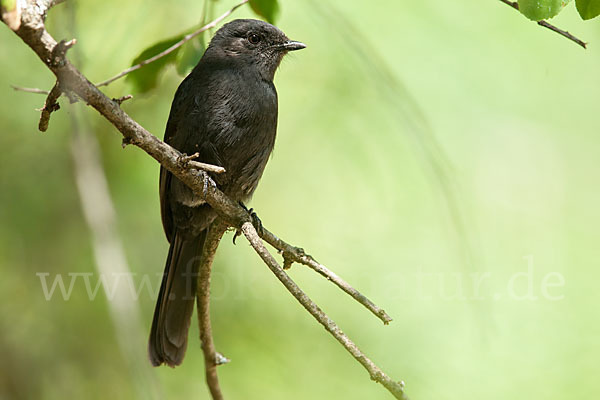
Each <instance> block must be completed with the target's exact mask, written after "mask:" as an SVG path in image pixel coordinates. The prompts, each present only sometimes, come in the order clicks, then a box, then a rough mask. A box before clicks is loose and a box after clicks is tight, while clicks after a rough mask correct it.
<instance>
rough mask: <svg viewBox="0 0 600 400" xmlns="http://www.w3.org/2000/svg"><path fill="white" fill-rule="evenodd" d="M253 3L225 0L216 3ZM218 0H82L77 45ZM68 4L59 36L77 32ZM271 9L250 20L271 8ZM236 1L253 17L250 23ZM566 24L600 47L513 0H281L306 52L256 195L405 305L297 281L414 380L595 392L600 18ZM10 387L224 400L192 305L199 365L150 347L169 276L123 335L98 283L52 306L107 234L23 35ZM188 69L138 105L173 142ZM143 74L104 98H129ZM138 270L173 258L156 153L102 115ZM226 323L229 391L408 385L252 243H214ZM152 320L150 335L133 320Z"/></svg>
mask: <svg viewBox="0 0 600 400" xmlns="http://www.w3.org/2000/svg"><path fill="white" fill-rule="evenodd" d="M232 5H233V3H227V2H225V1H224V0H221V1H219V2H218V3H216V4H215V15H218V14H220V13H221V12H223V11H225V10H226V9H228V8H229V7H231V6H232ZM201 9H202V5H201V2H197V1H191V0H187V1H177V2H164V1H147V0H146V1H141V0H134V1H128V2H117V1H114V0H111V1H103V2H81V3H79V4H78V5H77V10H76V15H75V21H76V24H77V33H76V37H77V39H78V44H77V46H76V49H77V52H78V53H73V54H71V55H72V56H73V57H74V56H75V55H76V54H77V57H79V63H80V65H81V68H82V70H83V72H84V74H86V76H87V77H88V78H89V79H90V80H92V81H93V82H99V81H101V80H104V79H106V78H108V77H110V76H112V75H114V74H116V73H118V72H119V71H121V70H123V69H124V68H125V67H127V66H128V65H129V64H130V62H131V60H132V59H133V58H134V57H135V56H136V55H137V54H139V52H140V51H142V50H143V49H144V48H146V47H147V46H149V45H152V44H153V43H155V42H157V41H158V40H160V39H164V38H168V37H171V36H173V35H175V34H178V33H180V32H181V31H182V30H184V29H187V28H189V27H192V26H194V25H195V24H197V23H198V21H199V18H200V17H199V15H200V14H201ZM66 14H67V12H66V9H65V8H64V5H61V6H58V7H57V8H56V9H55V10H53V11H52V12H51V14H50V17H49V21H48V23H49V29H50V31H51V33H53V34H55V36H56V37H57V39H63V38H66V39H69V38H70V37H71V36H72V35H71V36H69V35H70V34H68V31H67V30H66V29H65V28H64V27H63V25H64V23H65V21H67V20H68V16H66ZM252 16H253V14H252V13H251V11H250V10H249V8H247V6H246V7H244V8H242V9H240V10H238V11H237V12H236V13H235V15H234V18H235V17H252ZM229 19H232V17H230V18H229ZM552 22H553V23H555V24H556V25H558V26H560V27H561V28H564V29H567V30H569V31H571V32H572V33H575V34H576V35H578V36H579V37H581V38H583V39H584V40H586V41H589V42H590V43H591V44H590V47H589V49H588V50H583V49H581V48H580V47H578V46H577V45H575V44H573V43H572V42H569V41H567V40H565V39H564V38H561V37H559V36H558V35H556V34H554V33H552V32H550V31H548V30H546V29H543V28H541V27H539V26H537V25H536V24H535V23H532V22H529V21H528V20H526V19H525V18H524V17H523V16H521V15H520V14H518V13H517V12H516V11H515V10H513V9H511V8H510V7H507V6H506V5H503V4H502V3H500V2H499V1H494V0H489V1H470V2H467V3H461V4H460V5H458V6H457V4H456V3H452V2H440V1H434V0H423V1H418V2H395V1H385V2H375V3H368V4H367V3H364V2H358V1H341V0H337V1H332V2H327V3H319V2H316V1H314V2H311V1H308V2H292V1H285V0H284V1H282V2H281V14H280V18H279V19H278V22H277V24H278V26H279V27H280V28H281V29H282V30H284V31H285V32H286V33H287V34H288V36H290V37H291V38H293V39H297V40H301V41H303V42H305V43H306V44H307V45H308V47H307V49H306V50H303V51H301V52H297V53H295V54H293V55H290V56H288V57H287V59H286V60H285V61H284V62H283V64H282V66H281V68H280V70H279V72H278V73H277V76H276V82H275V83H276V85H277V89H278V92H279V101H280V117H279V131H278V139H277V144H276V149H275V152H274V155H273V158H272V159H271V161H270V162H269V165H268V167H267V170H266V173H265V175H264V177H263V179H262V182H261V184H260V186H259V188H258V190H257V192H256V194H255V196H254V199H253V201H252V202H251V204H250V205H251V206H252V207H254V208H255V209H256V210H257V212H258V214H259V215H260V216H261V219H262V221H263V223H264V224H265V226H267V227H268V228H269V229H270V230H272V231H273V232H275V233H277V234H278V235H279V236H281V237H282V238H284V239H286V240H288V241H290V242H291V243H294V244H296V245H299V246H302V247H304V248H305V249H307V250H308V251H309V253H311V254H312V255H313V256H315V258H317V259H318V260H319V261H321V262H322V263H324V264H325V265H327V266H328V267H330V268H331V269H333V270H334V271H336V272H337V273H338V274H339V275H341V276H342V277H344V278H345V279H346V280H348V281H349V282H350V283H351V284H353V285H354V286H355V287H356V288H358V289H359V290H361V291H362V292H363V293H364V294H366V295H367V296H368V297H370V298H371V299H372V300H373V301H374V302H376V303H377V304H379V305H381V306H382V307H383V308H385V309H386V311H388V313H389V314H390V315H391V316H392V317H393V318H394V322H392V324H391V325H389V326H383V325H382V324H381V323H380V322H379V321H378V320H377V319H376V318H374V317H373V316H372V315H370V314H369V313H368V312H367V311H365V310H364V309H363V308H361V307H360V306H359V305H358V304H356V303H354V302H353V301H352V300H351V299H349V298H348V296H346V295H345V294H344V293H342V292H341V291H339V290H337V288H335V287H334V286H332V285H331V284H329V283H328V282H326V281H325V280H324V279H322V278H321V277H319V276H318V275H316V274H315V273H313V272H312V271H309V270H306V269H305V268H304V267H302V266H294V267H293V269H292V270H291V272H290V274H291V276H292V277H293V278H294V279H296V280H297V282H298V283H299V284H300V285H301V287H303V288H304V289H305V290H306V292H307V293H308V294H309V295H311V296H313V298H314V299H315V300H316V301H317V302H318V303H319V304H320V305H321V306H322V308H323V309H324V310H325V311H326V312H327V313H329V315H330V316H331V317H332V318H334V319H335V320H336V321H337V322H338V323H339V324H340V326H341V327H342V329H343V330H344V331H345V332H346V333H348V334H349V335H350V336H351V337H352V338H353V339H355V340H356V342H357V344H358V345H359V346H361V347H362V349H363V350H364V351H365V353H366V354H367V355H368V356H370V357H371V358H372V359H373V360H374V361H375V362H376V363H378V364H379V365H380V366H381V367H382V368H383V369H384V371H386V372H387V373H388V374H390V375H391V376H392V377H393V378H395V379H402V380H404V382H405V383H406V390H407V393H408V394H409V396H410V397H411V398H412V399H436V400H442V399H468V398H485V399H488V400H493V399H506V398H521V397H527V398H532V399H538V398H539V399H546V400H549V399H564V398H566V397H569V398H580V399H583V398H595V396H596V395H597V393H598V391H599V390H600V383H599V382H598V379H597V374H598V358H599V357H600V346H599V345H598V340H597V338H598V336H599V334H600V323H599V322H598V308H599V300H600V295H599V294H598V293H599V292H598V290H597V288H595V284H596V283H595V282H597V281H598V279H599V278H600V268H599V267H600V261H599V260H600V246H598V243H599V242H598V240H599V230H598V226H599V225H600V211H599V207H598V204H600V192H599V190H598V179H599V178H600V162H599V154H600V138H599V137H598V127H599V120H598V105H599V103H598V100H597V97H598V96H597V94H598V88H599V87H600V74H598V71H600V52H599V51H598V48H600V47H599V46H600V25H599V23H598V21H597V20H593V21H591V22H586V23H584V22H582V21H581V20H580V19H579V17H578V16H577V14H576V11H575V8H574V7H573V6H572V5H571V6H570V7H568V8H567V9H566V10H565V11H563V13H561V14H560V15H559V16H558V17H557V18H555V19H553V20H552ZM0 41H1V42H2V49H3V51H2V55H1V56H0V71H1V74H0V94H1V95H0V101H1V107H0V121H1V124H2V125H1V127H2V134H1V135H0V148H1V149H2V155H1V156H0V268H1V270H0V272H1V274H2V279H1V280H0V296H1V297H0V332H1V333H0V351H1V354H2V360H3V362H2V363H0V385H1V386H0V398H2V399H62V398H85V399H106V398H113V399H132V398H166V399H191V398H195V399H203V398H208V392H207V390H206V387H205V384H204V372H203V359H202V353H201V351H200V346H199V344H200V343H199V340H198V339H197V336H198V329H197V327H196V326H195V323H193V324H192V331H191V335H190V345H189V348H188V353H187V356H186V359H185V361H184V363H183V365H182V366H180V367H178V368H176V369H170V368H166V367H161V368H158V369H151V367H150V365H149V363H147V362H146V359H145V348H146V338H147V336H146V335H147V332H148V331H149V326H150V322H151V317H152V312H153V308H154V301H155V297H154V295H150V294H149V293H148V292H147V291H144V292H142V295H141V296H140V297H139V301H135V302H131V303H130V306H131V305H133V310H136V308H139V310H138V311H139V313H140V315H141V324H140V326H139V327H138V328H139V332H141V334H140V335H138V336H139V337H138V338H137V339H138V340H136V341H134V342H133V343H132V344H131V343H130V346H131V348H130V351H129V352H127V351H124V347H123V346H120V345H119V340H118V337H117V333H116V332H117V331H116V325H115V322H116V320H115V319H114V318H113V317H112V316H111V315H112V314H111V308H110V307H109V304H110V300H109V298H108V297H107V295H106V294H105V293H104V292H102V291H100V294H98V296H97V297H95V299H93V300H90V299H89V297H88V295H87V292H86V288H85V285H84V284H83V283H82V282H83V281H81V280H79V281H76V283H75V284H74V286H73V292H72V293H71V296H70V298H69V300H66V301H65V300H63V298H62V296H61V295H60V294H59V293H58V292H56V293H55V294H54V295H53V296H52V297H51V299H50V300H46V297H45V296H44V291H43V288H42V284H41V279H40V276H38V275H36V274H38V273H48V274H49V275H48V276H47V277H48V278H47V279H48V280H49V282H51V280H53V279H54V278H55V277H56V276H57V275H60V276H64V278H65V281H66V283H67V284H68V279H69V275H68V274H69V273H71V276H74V275H72V274H73V273H93V275H92V276H91V278H90V279H91V281H92V284H93V285H95V283H96V282H97V280H98V273H97V271H96V267H95V261H94V249H93V246H92V239H91V235H90V230H89V228H88V225H87V224H86V221H85V219H84V215H83V212H82V207H81V204H80V200H79V196H78V192H77V188H76V184H75V174H74V163H73V160H72V157H71V154H70V143H71V140H72V136H73V133H72V131H73V129H72V120H71V119H72V116H73V115H74V114H76V113H77V112H79V111H77V110H81V109H83V108H84V106H82V105H80V104H76V105H74V106H73V107H70V106H68V101H67V100H66V99H64V98H63V99H62V100H61V105H62V109H61V110H60V111H59V112H57V113H55V114H53V115H52V119H51V121H50V129H49V130H48V132H46V133H40V132H38V131H37V122H38V118H39V112H38V111H36V108H40V107H41V106H42V104H43V101H44V97H43V96H40V95H35V94H29V93H23V92H15V91H13V90H12V89H11V88H10V87H9V85H10V84H14V85H21V86H28V87H39V88H43V89H49V88H50V87H51V86H52V84H53V79H52V76H51V73H50V72H49V71H48V70H47V69H46V68H45V67H44V66H43V65H42V63H40V61H39V60H38V59H37V58H36V56H35V55H34V54H33V52H32V51H31V50H30V49H29V48H27V47H26V46H25V45H24V44H23V43H22V42H21V41H20V39H19V38H18V37H17V36H16V35H14V34H13V33H12V32H10V30H9V29H8V28H6V27H5V26H2V27H1V29H0ZM181 79H182V78H181V77H180V76H178V75H177V74H176V72H175V69H174V68H172V67H171V68H169V69H168V70H167V72H166V73H165V74H164V75H163V76H162V78H161V81H160V86H159V88H158V89H157V90H155V91H153V92H152V93H151V94H150V95H143V96H136V97H134V99H133V100H130V101H128V102H127V103H125V104H124V105H123V108H124V109H125V110H126V111H127V112H128V113H129V114H130V115H131V116H132V117H133V118H134V119H136V120H137V121H138V122H140V123H141V124H142V125H143V126H144V127H145V128H147V129H148V130H150V131H151V132H153V133H154V134H156V135H157V136H159V137H161V138H162V133H163V130H164V126H165V122H166V119H167V116H168V111H169V107H170V102H171V99H172V96H173V94H174V92H175V89H176V87H177V85H178V84H179V82H180V81H181ZM130 91H131V88H130V86H128V84H127V83H126V82H124V81H123V80H121V81H117V82H115V83H113V84H112V85H111V86H109V87H108V88H105V92H106V93H107V94H108V95H109V96H112V97H120V96H122V95H125V94H128V93H130ZM81 113H82V114H83V118H84V119H87V124H88V125H89V129H88V130H87V134H89V135H93V136H95V137H96V138H97V140H98V142H99V149H100V152H101V157H102V165H103V167H104V169H105V172H106V174H107V180H108V184H109V189H110V193H111V195H112V198H113V201H114V206H115V209H116V215H117V219H118V222H117V229H118V232H119V234H120V240H121V242H122V245H123V247H124V249H125V254H126V258H127V261H128V264H129V268H130V269H131V271H132V272H133V273H135V274H136V275H134V282H135V283H136V284H139V283H140V281H141V277H142V276H143V274H149V275H150V277H151V278H152V282H153V284H154V286H155V290H157V286H156V285H157V279H156V276H157V274H160V273H162V269H163V266H164V259H165V257H166V254H167V248H168V246H167V242H166V240H165V238H164V235H163V232H162V227H161V222H160V217H159V206H158V193H157V192H158V190H157V189H158V164H157V163H156V162H155V161H154V160H152V159H151V158H149V157H148V156H147V155H145V154H144V153H143V152H142V151H141V150H139V149H136V148H134V147H132V146H128V147H127V148H125V149H122V148H121V140H120V135H119V134H118V132H116V130H115V129H114V128H113V127H112V126H111V125H109V124H108V123H107V122H106V121H105V120H103V119H102V118H100V117H99V116H98V115H97V114H96V113H95V112H94V111H93V110H91V109H88V110H83V111H81ZM214 270H215V272H214V274H215V275H214V282H213V302H212V308H213V330H214V334H215V340H216V345H217V348H218V350H219V351H221V352H223V353H224V354H225V355H226V356H227V357H229V358H231V359H232V360H233V361H232V362H231V363H230V364H228V365H225V366H223V367H220V369H219V373H220V377H221V384H222V387H223V390H224V393H225V396H226V397H227V398H231V399H281V398H285V399H307V398H315V399H365V398H368V399H386V398H391V396H390V395H389V394H388V393H387V392H386V391H385V390H384V389H383V388H382V387H379V386H378V385H376V384H375V383H373V382H371V381H370V380H369V377H368V375H367V373H366V372H365V371H364V370H363V369H362V368H361V367H360V366H359V365H358V364H357V363H356V362H355V361H354V360H353V359H352V358H351V357H350V356H349V355H348V354H347V353H346V352H345V351H344V350H343V349H342V348H341V346H339V344H338V343H336V342H335V341H334V340H333V339H332V338H331V337H330V336H329V335H328V334H327V333H326V332H324V330H323V329H322V328H321V327H320V326H319V325H318V324H317V323H316V322H315V321H314V320H313V319H312V317H310V316H309V315H308V314H307V313H306V312H305V311H304V310H303V309H302V308H301V307H300V306H299V304H297V303H296V302H295V300H294V299H293V298H292V297H291V296H290V295H289V294H288V293H287V292H286V291H285V290H284V288H283V287H282V286H281V284H280V283H279V282H278V281H276V279H275V278H274V277H273V276H272V274H271V273H270V272H269V271H268V269H267V268H266V267H265V266H264V265H263V264H261V262H260V261H259V259H258V257H257V256H256V255H255V254H254V253H253V252H252V251H251V249H250V248H249V246H248V245H247V243H246V242H245V241H244V240H242V238H240V240H239V241H238V245H237V246H233V245H232V244H231V233H230V234H228V236H226V238H225V239H224V240H223V242H222V244H221V246H220V249H219V253H218V257H217V260H216V262H215V269H214ZM135 332H137V331H135Z"/></svg>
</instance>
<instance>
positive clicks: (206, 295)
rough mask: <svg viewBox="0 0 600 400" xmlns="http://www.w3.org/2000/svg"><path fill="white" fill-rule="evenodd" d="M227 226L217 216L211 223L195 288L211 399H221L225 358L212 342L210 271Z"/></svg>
mask: <svg viewBox="0 0 600 400" xmlns="http://www.w3.org/2000/svg"><path fill="white" fill-rule="evenodd" d="M227 228H228V225H227V224H226V223H224V222H223V221H222V220H221V219H218V218H217V220H216V221H215V222H214V223H212V224H211V226H210V230H209V231H208V234H207V237H206V240H205V242H204V248H203V249H202V263H201V264H200V270H199V275H198V286H197V289H196V302H197V305H198V326H199V327H200V341H201V343H202V351H203V352H204V369H205V370H206V384H207V385H208V388H209V390H210V394H211V396H212V398H213V400H223V394H222V393H221V388H220V386H219V377H218V375H217V367H218V366H219V365H221V364H223V363H224V361H223V360H227V359H226V358H224V357H223V356H222V355H220V354H219V353H217V352H216V350H215V344H214V342H213V336H212V327H211V324H210V272H211V269H212V264H213V260H214V258H215V253H216V252H217V246H219V241H220V240H221V237H222V236H223V234H224V233H225V231H226V230H227ZM225 362H227V361H225Z"/></svg>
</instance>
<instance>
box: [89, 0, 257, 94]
mask: <svg viewBox="0 0 600 400" xmlns="http://www.w3.org/2000/svg"><path fill="white" fill-rule="evenodd" d="M248 1H249V0H242V1H241V2H239V3H238V4H236V5H235V6H233V7H231V8H230V9H229V10H227V11H225V12H224V13H223V14H222V15H221V16H219V17H217V18H215V19H214V20H213V21H212V22H209V23H208V24H206V25H204V26H203V27H201V28H199V29H197V30H195V31H194V32H192V33H188V34H187V35H185V36H184V37H183V39H181V40H180V41H179V42H177V43H175V44H174V45H173V46H171V47H169V48H168V49H166V50H164V51H161V52H160V53H158V54H157V55H155V56H152V57H150V58H148V59H147V60H144V61H142V62H140V63H139V64H136V65H132V66H131V67H129V68H127V69H126V70H124V71H122V72H120V73H118V74H117V75H115V76H113V77H112V78H109V79H107V80H105V81H102V82H100V83H97V84H96V87H100V86H107V85H109V84H111V83H113V82H114V81H116V80H117V79H120V78H122V77H124V76H125V75H127V74H129V73H130V72H133V71H135V70H138V69H140V68H142V67H143V66H144V65H147V64H150V63H151V62H154V61H156V60H158V59H159V58H163V57H164V56H166V55H168V54H170V53H172V52H174V51H175V50H177V49H178V48H180V47H181V46H183V45H184V44H186V43H187V42H189V41H190V40H192V39H193V38H195V37H196V36H198V35H199V34H201V33H202V32H204V31H207V30H209V29H212V28H214V27H215V26H217V24H218V23H219V22H221V21H223V20H224V19H225V18H227V17H228V16H230V15H231V13H233V12H234V11H235V10H237V9H238V8H239V7H241V6H243V5H244V4H246V3H247V2H248Z"/></svg>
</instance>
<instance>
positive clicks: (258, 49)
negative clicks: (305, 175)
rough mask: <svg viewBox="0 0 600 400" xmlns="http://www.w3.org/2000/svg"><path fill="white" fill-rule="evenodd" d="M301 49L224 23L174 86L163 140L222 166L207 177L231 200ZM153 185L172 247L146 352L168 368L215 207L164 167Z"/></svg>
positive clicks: (251, 171)
mask: <svg viewBox="0 0 600 400" xmlns="http://www.w3.org/2000/svg"><path fill="white" fill-rule="evenodd" d="M304 47H306V46H305V45H304V44H303V43H300V42H295V41H292V40H289V39H288V37H287V36H286V35H285V34H284V33H283V32H282V31H280V30H279V29H278V28H276V27H274V26H273V25H270V24H268V23H266V22H263V21H258V20H252V19H238V20H235V21H232V22H230V23H228V24H226V25H224V26H223V27H222V28H221V29H219V30H218V31H217V33H216V34H215V36H214V37H213V39H212V40H211V42H210V45H209V46H208V48H207V49H206V52H205V53H204V55H203V56H202V59H201V60H200V62H199V63H198V65H196V67H195V68H194V69H193V71H192V72H191V73H190V74H189V75H188V76H187V77H186V78H185V79H184V81H183V82H182V83H181V85H180V86H179V88H178V89H177V92H176V93H175V98H174V100H173V104H172V105H171V113H170V115H169V120H168V122H167V128H166V131H165V142H167V143H169V144H170V145H171V146H173V147H175V148H176V149H177V150H179V151H181V152H182V153H186V154H193V153H196V152H197V153H199V154H200V156H199V157H198V161H203V162H205V163H210V164H214V165H219V166H221V167H224V168H225V170H226V172H225V173H224V174H218V175H214V176H213V179H214V181H215V182H216V184H217V186H218V187H219V188H220V189H221V190H222V191H223V192H224V193H225V194H227V195H228V196H230V197H231V198H232V199H234V200H236V201H239V202H244V201H247V200H248V199H249V198H250V197H251V196H252V193H253V192H254V190H255V189H256V186H257V185H258V181H259V180H260V177H261V176H262V173H263V170H264V168H265V165H266V164H267V160H268V158H269V155H270V154H271V151H272V150H273V145H274V143H275V132H276V130H277V92H276V90H275V86H274V85H273V77H274V75H275V71H276V70H277V68H278V66H279V63H280V62H281V59H282V58H283V56H284V55H285V54H286V53H287V52H288V51H292V50H299V49H303V48H304ZM159 186H160V204H161V216H162V223H163V227H164V230H165V234H166V236H167V239H168V241H169V243H170V248H169V254H168V256H167V262H166V266H165V272H164V275H163V280H162V284H161V287H160V293H159V295H158V300H157V302H156V308H155V310H154V319H153V321H152V328H151V331H150V341H149V344H148V352H149V356H150V361H151V363H152V365H154V366H158V365H161V364H163V363H164V364H167V365H169V366H171V367H174V366H176V365H179V364H181V362H182V361H183V357H184V355H185V350H186V347H187V337H188V330H189V326H190V322H191V317H192V312H193V309H194V300H195V291H196V290H195V288H196V282H195V281H196V275H197V272H198V267H199V265H200V257H201V253H202V246H203V244H204V240H205V237H206V232H207V229H208V228H209V226H210V224H211V223H212V222H213V221H214V219H215V217H216V212H215V211H214V210H213V209H212V208H211V207H210V206H209V205H208V204H207V203H205V202H204V201H203V199H202V198H201V197H199V196H196V195H195V194H194V193H193V192H192V191H191V190H190V189H189V188H188V187H187V186H185V185H184V184H183V183H182V182H181V181H179V180H178V179H177V178H175V177H174V176H173V175H172V174H171V173H170V172H168V171H167V170H166V169H164V168H162V167H161V169H160V185H159Z"/></svg>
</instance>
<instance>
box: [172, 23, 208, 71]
mask: <svg viewBox="0 0 600 400" xmlns="http://www.w3.org/2000/svg"><path fill="white" fill-rule="evenodd" d="M204 50H206V45H205V43H204V32H202V33H201V34H200V35H198V37H195V38H193V39H192V40H190V41H189V42H187V43H186V44H184V45H183V47H182V48H181V51H180V52H179V54H178V57H177V73H178V74H179V75H181V76H185V75H187V74H188V73H189V72H190V71H191V70H192V68H194V67H195V66H196V64H198V61H200V58H202V55H203V54H204Z"/></svg>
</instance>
